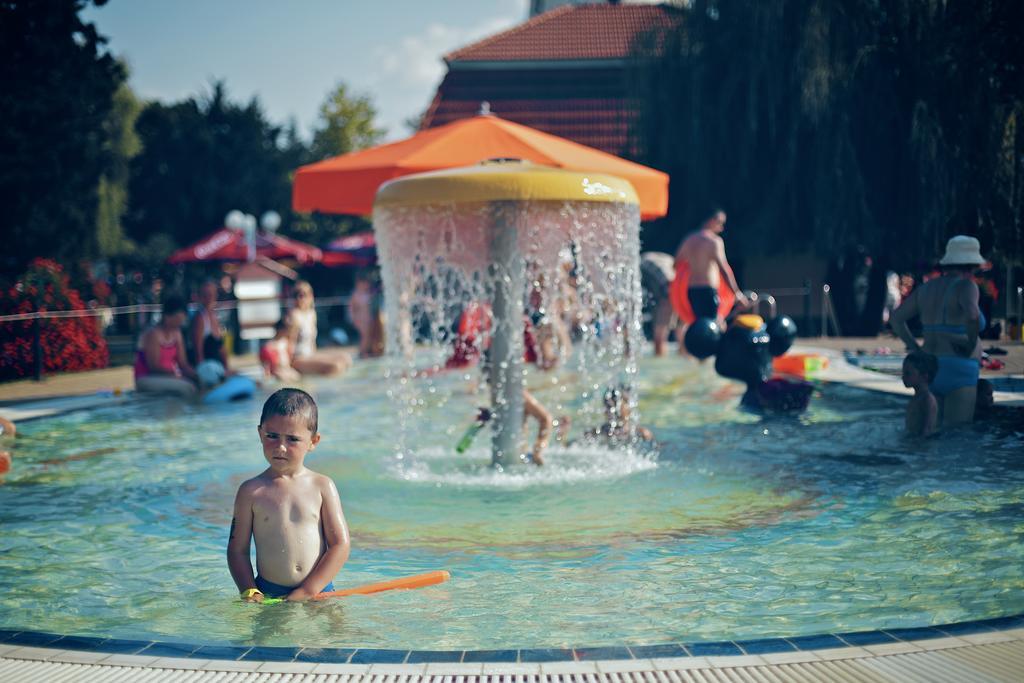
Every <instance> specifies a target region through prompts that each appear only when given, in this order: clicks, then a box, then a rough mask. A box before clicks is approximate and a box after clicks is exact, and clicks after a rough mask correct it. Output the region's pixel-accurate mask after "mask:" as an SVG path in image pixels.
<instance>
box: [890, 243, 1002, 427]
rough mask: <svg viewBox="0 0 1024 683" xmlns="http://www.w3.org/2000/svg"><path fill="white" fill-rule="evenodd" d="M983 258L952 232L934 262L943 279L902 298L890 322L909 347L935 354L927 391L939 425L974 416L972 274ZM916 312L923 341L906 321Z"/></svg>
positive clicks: (976, 318)
mask: <svg viewBox="0 0 1024 683" xmlns="http://www.w3.org/2000/svg"><path fill="white" fill-rule="evenodd" d="M984 263H985V259H984V258H983V257H982V255H981V244H980V243H979V242H978V240H977V239H975V238H974V237H969V236H967V235H957V236H956V237H951V238H950V240H949V242H947V243H946V253H945V254H944V255H943V257H942V260H941V261H939V265H940V266H941V267H942V277H937V278H935V279H933V280H929V281H928V282H926V283H924V284H923V285H921V286H920V287H918V288H916V289H915V290H914V291H913V292H911V293H910V295H909V296H908V297H907V298H906V299H904V300H903V303H902V304H901V305H900V307H899V308H897V309H896V310H895V311H894V312H893V314H892V319H891V320H890V324H891V325H892V329H893V331H894V332H895V333H896V334H898V335H899V336H900V339H902V340H903V341H904V342H905V343H906V345H907V350H908V351H916V350H919V349H923V350H924V351H927V352H928V353H931V354H933V355H935V356H936V358H938V361H939V371H938V374H936V376H935V379H934V380H933V381H932V385H931V390H932V393H934V394H935V397H936V398H937V399H938V400H939V409H940V412H941V413H942V424H943V425H944V426H949V425H954V424H959V423H963V422H970V421H971V420H973V419H974V402H975V399H976V398H977V392H978V372H979V370H980V368H981V345H980V344H979V343H978V332H979V330H981V328H982V327H983V326H984V323H983V322H982V320H981V309H979V308H978V285H976V284H975V283H974V280H973V279H972V278H971V275H972V274H973V273H974V271H975V270H976V269H977V268H978V267H979V266H981V265H983V264H984ZM915 316H920V318H921V326H922V328H923V332H924V344H923V345H919V344H918V343H917V340H916V339H914V335H912V334H911V333H910V329H909V328H908V327H907V321H908V320H910V319H911V318H913V317H915Z"/></svg>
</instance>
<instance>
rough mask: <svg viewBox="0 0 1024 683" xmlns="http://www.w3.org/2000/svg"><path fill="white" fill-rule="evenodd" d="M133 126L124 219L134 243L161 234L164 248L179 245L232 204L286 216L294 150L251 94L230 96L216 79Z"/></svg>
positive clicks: (153, 108)
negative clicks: (238, 99)
mask: <svg viewBox="0 0 1024 683" xmlns="http://www.w3.org/2000/svg"><path fill="white" fill-rule="evenodd" d="M136 130H137V131H138V134H139V138H140V140H141V142H142V152H141V153H140V154H139V155H138V156H136V157H135V158H134V159H133V160H132V164H131V181H130V184H129V211H128V214H127V217H126V221H125V223H126V229H127V231H128V234H129V236H130V237H132V238H133V239H136V240H138V241H139V242H140V243H141V242H144V241H147V240H151V239H152V237H153V236H154V235H163V236H164V239H163V244H165V245H167V246H164V247H163V249H164V250H167V249H168V248H169V246H170V245H171V244H177V245H178V246H183V245H185V244H188V243H190V242H193V241H195V240H197V239H199V238H200V237H202V236H204V235H206V234H207V233H209V232H211V231H213V230H215V229H217V228H219V227H221V226H222V224H223V219H224V216H225V214H226V213H227V212H228V211H230V210H232V209H240V210H242V211H244V212H246V213H251V214H254V215H260V214H262V213H263V212H264V211H268V210H271V209H273V210H275V211H277V212H278V213H280V214H281V215H282V216H286V217H287V216H288V215H289V206H290V203H291V182H290V178H289V174H290V173H291V171H292V170H293V168H294V166H293V164H294V161H295V157H296V156H297V155H296V153H295V150H292V149H286V148H283V147H282V145H281V138H282V130H281V128H280V127H278V126H274V125H272V124H271V123H270V122H268V121H267V119H266V116H265V115H264V113H263V109H262V107H261V106H260V104H259V101H258V100H256V99H255V98H254V99H253V100H251V101H250V102H249V103H248V104H246V105H240V104H236V103H234V102H231V101H230V100H229V99H228V95H227V89H226V87H225V85H224V83H223V82H218V83H215V84H214V85H213V88H212V91H211V92H210V93H209V94H208V95H207V96H205V97H202V98H199V99H196V98H189V99H187V100H184V101H182V102H178V103H174V104H161V103H156V102H154V103H151V104H149V105H147V106H146V107H145V109H143V111H142V113H141V114H140V115H139V118H138V121H137V122H136ZM286 220H287V219H286ZM167 238H170V240H168V239H167ZM154 246H155V245H154Z"/></svg>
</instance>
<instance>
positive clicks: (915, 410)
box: [903, 351, 939, 436]
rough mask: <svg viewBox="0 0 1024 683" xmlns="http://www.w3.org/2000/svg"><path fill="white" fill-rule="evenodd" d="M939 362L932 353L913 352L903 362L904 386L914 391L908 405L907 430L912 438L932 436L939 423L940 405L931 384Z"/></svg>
mask: <svg viewBox="0 0 1024 683" xmlns="http://www.w3.org/2000/svg"><path fill="white" fill-rule="evenodd" d="M938 369H939V362H938V360H937V359H936V358H935V356H933V355H932V354H930V353H925V352H924V351H912V352H911V353H908V354H907V357H906V358H905V359H904V360H903V386H905V387H908V388H910V389H913V390H914V396H913V397H912V398H911V399H910V402H909V403H908V404H907V416H906V430H907V434H909V435H910V436H930V435H931V434H933V433H934V432H935V427H936V425H937V424H938V421H939V404H938V401H936V399H935V396H934V395H933V394H932V392H931V388H930V386H929V385H930V384H931V383H932V380H934V379H935V373H936V372H938Z"/></svg>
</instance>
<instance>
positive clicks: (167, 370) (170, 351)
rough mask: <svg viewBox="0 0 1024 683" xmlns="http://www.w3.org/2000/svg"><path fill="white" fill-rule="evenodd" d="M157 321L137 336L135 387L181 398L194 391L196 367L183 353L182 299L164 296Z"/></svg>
mask: <svg viewBox="0 0 1024 683" xmlns="http://www.w3.org/2000/svg"><path fill="white" fill-rule="evenodd" d="M162 310H163V313H162V315H161V317H160V322H158V323H157V324H155V325H153V326H152V327H150V328H149V329H148V330H146V331H145V332H143V333H142V336H141V337H139V346H138V350H137V351H136V354H135V366H134V368H133V371H134V374H135V389H136V391H140V392H155V393H162V394H175V395H177V396H181V397H182V398H192V397H194V396H195V395H196V392H197V391H198V388H197V387H196V380H197V377H196V371H195V370H193V369H192V366H191V365H189V362H188V358H187V356H186V355H185V338H184V337H183V336H182V334H181V326H182V325H184V324H185V314H186V313H185V300H184V299H182V298H181V297H179V296H175V295H171V296H168V297H167V298H166V299H164V303H163V309H162Z"/></svg>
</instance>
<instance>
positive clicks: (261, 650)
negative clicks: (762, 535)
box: [0, 614, 1024, 664]
mask: <svg viewBox="0 0 1024 683" xmlns="http://www.w3.org/2000/svg"><path fill="white" fill-rule="evenodd" d="M1018 627H1024V614H1018V615H1016V616H1009V617H997V618H994V619H979V620H975V621H961V622H958V623H955V624H945V625H940V626H923V627H919V628H891V629H882V630H878V631H857V632H852V633H825V634H821V635H813V636H796V637H792V638H756V639H752V640H719V641H705V642H676V643H662V644H658V645H628V646H625V645H623V646H597V647H565V648H561V647H555V648H529V649H521V650H512V649H492V650H401V649H399V650H396V649H391V650H388V649H379V648H356V647H323V648H321V647H269V646H251V645H240V646H239V645H216V644H207V645H203V644H190V643H179V642H165V641H154V640H126V639H120V638H94V637H91V636H76V635H60V634H56V633H46V632H44V631H18V630H12V629H0V644H5V645H16V646H31V647H46V648H56V649H62V650H79V651H85V652H98V653H107V654H123V655H142V656H150V657H182V658H188V659H221V660H241V661H261V662H312V663H330V664H426V663H478V662H479V663H543V662H572V661H578V662H587V661H598V660H612V659H620V660H623V659H625V660H628V659H660V658H667V657H708V656H730V655H762V654H771V653H779V652H798V651H809V650H822V649H831V648H844V647H862V646H866V645H880V644H885V643H899V642H906V641H916V640H928V639H931V638H948V637H956V636H963V635H970V634H975V633H991V632H996V631H1003V630H1006V629H1011V628H1018Z"/></svg>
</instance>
